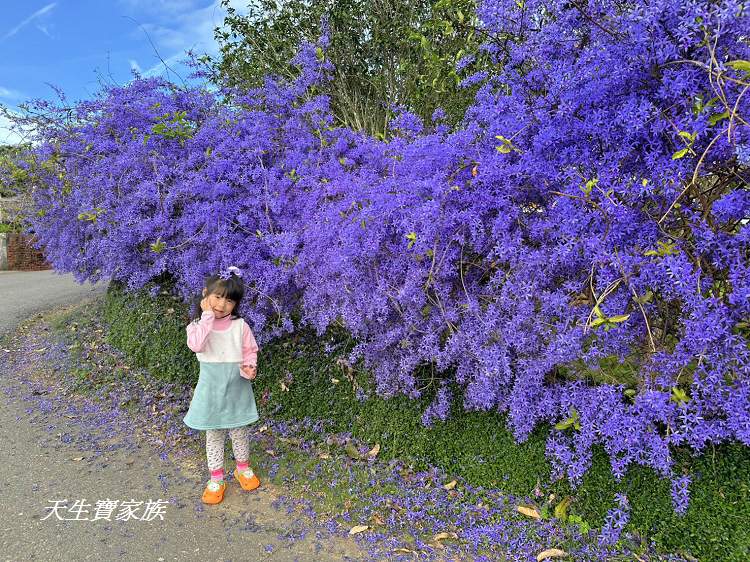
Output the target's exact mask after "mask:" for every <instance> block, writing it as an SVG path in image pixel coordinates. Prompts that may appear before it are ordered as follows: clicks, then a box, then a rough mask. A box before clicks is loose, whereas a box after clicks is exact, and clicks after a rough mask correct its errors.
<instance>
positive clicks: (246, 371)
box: [240, 365, 257, 380]
mask: <svg viewBox="0 0 750 562" xmlns="http://www.w3.org/2000/svg"><path fill="white" fill-rule="evenodd" d="M256 374H257V371H256V369H255V367H254V366H252V365H243V366H242V367H240V376H242V377H244V378H246V379H249V380H253V379H255V375H256Z"/></svg>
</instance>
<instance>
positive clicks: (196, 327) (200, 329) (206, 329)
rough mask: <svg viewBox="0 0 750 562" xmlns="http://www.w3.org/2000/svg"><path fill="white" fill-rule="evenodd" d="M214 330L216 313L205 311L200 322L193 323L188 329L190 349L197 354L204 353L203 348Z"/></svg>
mask: <svg viewBox="0 0 750 562" xmlns="http://www.w3.org/2000/svg"><path fill="white" fill-rule="evenodd" d="M213 328H214V313H213V312H212V311H210V310H205V311H203V314H201V319H200V321H199V322H191V323H190V324H188V326H187V328H186V330H187V344H188V347H189V348H190V349H192V350H193V351H194V352H196V353H200V352H201V351H203V346H204V345H205V344H206V338H207V337H208V334H210V333H211V330H213Z"/></svg>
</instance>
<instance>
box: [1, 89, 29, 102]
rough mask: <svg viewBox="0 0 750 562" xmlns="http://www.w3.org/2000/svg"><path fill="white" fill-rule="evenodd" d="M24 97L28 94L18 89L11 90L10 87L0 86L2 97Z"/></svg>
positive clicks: (12, 98) (8, 98) (17, 98)
mask: <svg viewBox="0 0 750 562" xmlns="http://www.w3.org/2000/svg"><path fill="white" fill-rule="evenodd" d="M24 97H26V96H24V95H23V94H22V93H21V92H19V91H18V90H11V89H10V88H4V87H2V86H0V98H3V99H6V100H20V99H22V98H24Z"/></svg>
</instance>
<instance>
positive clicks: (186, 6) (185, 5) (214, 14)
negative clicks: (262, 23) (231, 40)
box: [121, 0, 249, 59]
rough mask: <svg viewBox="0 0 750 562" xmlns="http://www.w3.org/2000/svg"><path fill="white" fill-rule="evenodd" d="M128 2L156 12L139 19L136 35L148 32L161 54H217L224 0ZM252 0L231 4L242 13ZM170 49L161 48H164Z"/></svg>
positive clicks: (125, 1)
mask: <svg viewBox="0 0 750 562" xmlns="http://www.w3.org/2000/svg"><path fill="white" fill-rule="evenodd" d="M121 1H122V2H124V3H126V4H127V5H128V6H131V7H134V8H139V9H142V10H143V11H144V12H145V13H148V14H151V15H153V16H155V17H154V18H153V20H152V21H149V22H143V23H139V25H138V29H136V30H134V32H133V33H134V35H135V36H136V37H137V36H141V37H142V38H143V37H144V35H147V40H148V39H149V38H150V40H151V41H152V42H153V43H154V45H155V46H156V48H157V50H159V51H160V52H159V55H160V56H161V57H164V58H166V57H168V58H170V59H173V58H174V56H175V54H177V53H180V54H184V53H185V51H188V50H194V51H196V52H201V53H209V54H216V53H218V50H219V46H218V44H217V43H216V41H215V40H214V28H216V27H221V26H222V24H223V23H224V16H225V15H226V11H225V10H224V8H223V7H222V6H221V0H213V1H212V2H211V3H210V4H209V5H208V6H204V7H200V6H199V5H198V4H197V2H196V1H195V0H157V1H153V0H152V1H145V0H121ZM248 1H249V0H232V1H231V2H230V5H231V6H232V7H233V8H234V9H235V10H237V12H238V13H240V14H242V13H246V12H247V4H248ZM162 49H163V50H165V51H166V52H161V50H162Z"/></svg>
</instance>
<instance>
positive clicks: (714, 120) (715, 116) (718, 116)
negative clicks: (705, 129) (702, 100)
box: [708, 111, 729, 127]
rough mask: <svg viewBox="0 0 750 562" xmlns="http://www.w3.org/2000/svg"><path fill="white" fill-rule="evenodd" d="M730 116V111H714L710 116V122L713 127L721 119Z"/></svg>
mask: <svg viewBox="0 0 750 562" xmlns="http://www.w3.org/2000/svg"><path fill="white" fill-rule="evenodd" d="M728 117H729V112H728V111H725V112H724V113H714V114H713V115H712V116H711V117H709V118H708V122H709V124H710V125H711V126H712V127H713V126H714V125H716V123H718V122H719V121H721V120H723V119H727V118H728Z"/></svg>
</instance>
